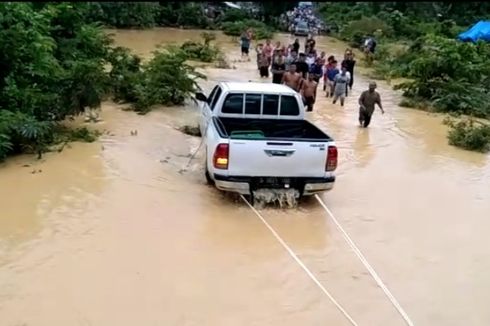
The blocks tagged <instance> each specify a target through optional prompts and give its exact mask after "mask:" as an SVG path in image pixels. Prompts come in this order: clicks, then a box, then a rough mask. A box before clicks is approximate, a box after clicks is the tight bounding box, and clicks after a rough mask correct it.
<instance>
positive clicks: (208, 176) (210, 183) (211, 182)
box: [204, 153, 214, 186]
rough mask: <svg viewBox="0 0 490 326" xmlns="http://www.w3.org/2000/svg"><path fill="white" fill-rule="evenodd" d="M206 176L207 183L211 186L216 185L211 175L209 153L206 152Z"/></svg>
mask: <svg viewBox="0 0 490 326" xmlns="http://www.w3.org/2000/svg"><path fill="white" fill-rule="evenodd" d="M204 177H205V178H206V183H207V184H208V185H210V186H214V180H213V179H212V178H211V176H210V175H209V171H208V155H207V153H206V163H205V164H204Z"/></svg>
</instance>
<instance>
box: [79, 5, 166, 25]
mask: <svg viewBox="0 0 490 326" xmlns="http://www.w3.org/2000/svg"><path fill="white" fill-rule="evenodd" d="M88 4H89V5H90V16H91V19H92V21H98V22H102V23H104V24H105V25H108V26H111V27H116V28H128V27H136V28H146V27H153V26H156V25H157V23H158V22H157V20H158V18H159V16H160V5H159V3H158V2H89V3H88Z"/></svg>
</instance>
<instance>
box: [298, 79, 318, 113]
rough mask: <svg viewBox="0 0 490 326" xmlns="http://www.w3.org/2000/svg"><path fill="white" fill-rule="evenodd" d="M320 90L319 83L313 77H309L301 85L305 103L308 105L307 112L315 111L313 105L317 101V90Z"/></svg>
mask: <svg viewBox="0 0 490 326" xmlns="http://www.w3.org/2000/svg"><path fill="white" fill-rule="evenodd" d="M317 88H318V83H317V82H316V81H315V80H314V77H313V75H309V76H308V79H307V80H305V81H304V82H303V85H301V93H302V95H303V102H304V104H305V105H306V107H307V109H306V111H308V112H311V111H313V104H315V100H316V89H317Z"/></svg>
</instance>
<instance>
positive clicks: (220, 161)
mask: <svg viewBox="0 0 490 326" xmlns="http://www.w3.org/2000/svg"><path fill="white" fill-rule="evenodd" d="M229 148H230V147H229V146H228V144H219V145H218V146H216V150H215V151H214V157H213V165H214V168H215V169H221V170H226V169H228V154H229V152H230V151H229Z"/></svg>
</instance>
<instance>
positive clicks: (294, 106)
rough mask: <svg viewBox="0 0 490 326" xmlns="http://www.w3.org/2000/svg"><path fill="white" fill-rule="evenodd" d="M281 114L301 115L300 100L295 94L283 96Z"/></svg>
mask: <svg viewBox="0 0 490 326" xmlns="http://www.w3.org/2000/svg"><path fill="white" fill-rule="evenodd" d="M280 114H281V115H290V116H295V115H299V106H298V101H297V100H296V98H295V97H294V96H288V95H283V96H281V111H280Z"/></svg>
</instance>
